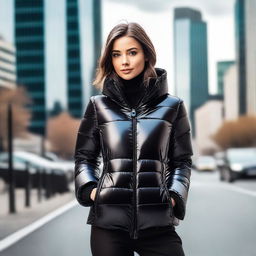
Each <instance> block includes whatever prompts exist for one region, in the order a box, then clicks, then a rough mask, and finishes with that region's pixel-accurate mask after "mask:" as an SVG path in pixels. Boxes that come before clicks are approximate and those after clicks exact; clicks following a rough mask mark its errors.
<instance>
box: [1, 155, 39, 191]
mask: <svg viewBox="0 0 256 256" xmlns="http://www.w3.org/2000/svg"><path fill="white" fill-rule="evenodd" d="M28 168H29V170H28V171H29V173H30V175H31V177H32V179H34V176H35V175H36V169H35V168H34V167H32V166H28ZM13 170H14V175H15V187H17V188H24V187H25V186H26V184H27V182H26V181H27V172H26V171H27V166H26V164H25V163H21V162H17V161H14V163H13ZM8 182H9V169H8V159H7V161H3V160H1V159H0V193H3V192H5V191H6V190H7V189H8V186H7V184H8Z"/></svg>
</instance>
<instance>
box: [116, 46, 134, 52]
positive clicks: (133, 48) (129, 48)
mask: <svg viewBox="0 0 256 256" xmlns="http://www.w3.org/2000/svg"><path fill="white" fill-rule="evenodd" d="M133 49H136V50H138V48H136V47H132V48H129V49H127V51H130V50H133ZM112 52H120V51H119V50H112Z"/></svg>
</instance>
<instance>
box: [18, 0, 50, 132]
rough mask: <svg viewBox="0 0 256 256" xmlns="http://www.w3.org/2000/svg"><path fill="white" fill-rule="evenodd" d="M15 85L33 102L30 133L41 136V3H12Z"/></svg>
mask: <svg viewBox="0 0 256 256" xmlns="http://www.w3.org/2000/svg"><path fill="white" fill-rule="evenodd" d="M14 9H15V45H16V63H17V82H18V84H20V85H24V86H25V87H26V88H27V91H28V93H29V95H30V97H31V98H32V100H33V105H32V122H31V126H30V130H31V131H32V132H34V133H39V134H45V120H46V105H45V103H46V99H45V52H44V48H45V40H44V34H45V29H44V1H43V0H37V1H31V0H15V8H14Z"/></svg>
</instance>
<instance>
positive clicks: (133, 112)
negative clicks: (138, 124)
mask: <svg viewBox="0 0 256 256" xmlns="http://www.w3.org/2000/svg"><path fill="white" fill-rule="evenodd" d="M131 116H132V117H135V116H136V110H135V109H134V108H133V109H132V112H131Z"/></svg>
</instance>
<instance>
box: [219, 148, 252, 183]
mask: <svg viewBox="0 0 256 256" xmlns="http://www.w3.org/2000/svg"><path fill="white" fill-rule="evenodd" d="M215 157H216V159H217V160H216V162H217V168H218V170H219V172H220V180H225V181H228V182H233V181H235V180H236V179H239V178H242V177H246V176H256V148H255V147H250V148H229V149H227V150H226V151H225V152H219V153H218V154H217V155H216V156H215Z"/></svg>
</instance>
